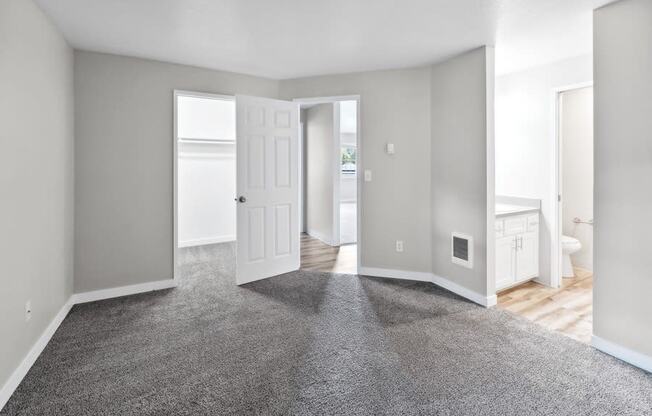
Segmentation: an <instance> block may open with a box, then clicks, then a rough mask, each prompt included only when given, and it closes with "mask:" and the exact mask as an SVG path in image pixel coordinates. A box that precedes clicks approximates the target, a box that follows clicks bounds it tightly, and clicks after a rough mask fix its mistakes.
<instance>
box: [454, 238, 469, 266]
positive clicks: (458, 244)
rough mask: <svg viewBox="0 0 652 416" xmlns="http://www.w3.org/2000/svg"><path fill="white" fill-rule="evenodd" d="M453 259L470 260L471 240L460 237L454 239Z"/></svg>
mask: <svg viewBox="0 0 652 416" xmlns="http://www.w3.org/2000/svg"><path fill="white" fill-rule="evenodd" d="M453 257H455V258H458V259H462V260H464V261H468V260H469V240H466V239H464V238H459V237H453Z"/></svg>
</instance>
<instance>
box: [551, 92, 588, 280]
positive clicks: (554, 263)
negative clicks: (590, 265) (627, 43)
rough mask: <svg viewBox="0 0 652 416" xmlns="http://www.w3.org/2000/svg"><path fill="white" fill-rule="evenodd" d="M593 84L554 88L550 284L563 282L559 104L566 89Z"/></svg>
mask: <svg viewBox="0 0 652 416" xmlns="http://www.w3.org/2000/svg"><path fill="white" fill-rule="evenodd" d="M592 86H593V81H587V82H579V83H577V84H571V85H565V86H562V87H556V88H553V89H552V105H553V117H554V125H553V131H552V135H553V140H552V154H553V157H552V172H553V186H552V195H551V201H552V203H553V204H554V205H553V209H552V218H551V224H552V228H553V229H552V230H551V231H550V233H551V236H550V237H551V238H550V286H552V287H556V288H559V287H561V283H562V277H561V276H562V271H561V269H562V262H561V235H562V204H563V195H562V192H563V189H562V183H561V175H562V172H561V168H562V164H561V157H562V155H561V134H560V130H559V129H560V127H561V122H560V115H561V112H560V110H561V108H560V105H559V98H560V96H561V93H563V92H566V91H572V90H577V89H581V88H588V87H592ZM559 195H562V201H559Z"/></svg>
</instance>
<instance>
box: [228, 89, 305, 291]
mask: <svg viewBox="0 0 652 416" xmlns="http://www.w3.org/2000/svg"><path fill="white" fill-rule="evenodd" d="M235 101H236V136H237V143H236V149H237V185H236V187H237V192H238V196H237V198H236V200H237V204H238V209H237V260H236V265H237V266H236V281H237V283H238V284H239V285H241V284H244V283H248V282H252V281H254V280H260V279H264V278H266V277H271V276H276V275H279V274H282V273H287V272H290V271H293V270H298V269H299V264H300V253H299V148H298V145H299V106H298V104H297V103H293V102H289V101H279V100H272V99H268V98H259V97H247V96H242V95H238V96H236V98H235Z"/></svg>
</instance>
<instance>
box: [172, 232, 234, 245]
mask: <svg viewBox="0 0 652 416" xmlns="http://www.w3.org/2000/svg"><path fill="white" fill-rule="evenodd" d="M230 241H235V235H220V236H217V237H211V238H198V239H195V240H184V241H179V248H184V247H195V246H205V245H208V244H218V243H228V242H230Z"/></svg>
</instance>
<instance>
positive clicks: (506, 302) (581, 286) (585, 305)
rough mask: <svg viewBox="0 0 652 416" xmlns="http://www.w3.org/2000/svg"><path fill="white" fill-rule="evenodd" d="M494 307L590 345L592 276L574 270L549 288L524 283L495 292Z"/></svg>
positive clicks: (582, 271)
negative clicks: (496, 304) (496, 296)
mask: <svg viewBox="0 0 652 416" xmlns="http://www.w3.org/2000/svg"><path fill="white" fill-rule="evenodd" d="M498 308H500V309H504V310H507V311H510V312H513V313H515V314H517V315H520V316H523V317H525V318H527V319H529V320H530V321H533V322H536V323H538V324H540V325H543V326H545V327H546V328H548V329H552V330H555V331H559V332H561V333H563V334H566V335H568V336H569V337H571V338H574V339H576V340H578V341H581V342H584V343H587V344H588V343H590V342H591V332H592V326H593V274H592V273H591V272H589V271H586V270H582V269H575V277H574V278H564V279H563V283H562V287H561V288H559V289H553V288H550V287H547V286H544V285H542V284H539V283H536V282H528V283H525V284H522V285H520V286H517V287H514V288H512V289H508V290H505V291H503V292H501V293H498Z"/></svg>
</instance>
